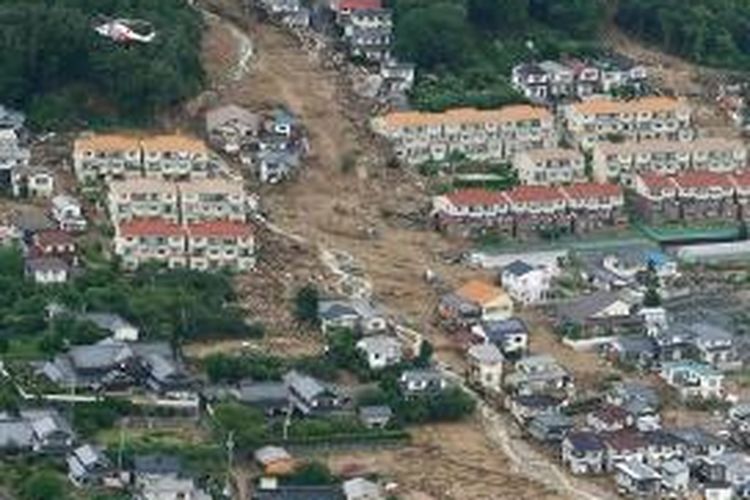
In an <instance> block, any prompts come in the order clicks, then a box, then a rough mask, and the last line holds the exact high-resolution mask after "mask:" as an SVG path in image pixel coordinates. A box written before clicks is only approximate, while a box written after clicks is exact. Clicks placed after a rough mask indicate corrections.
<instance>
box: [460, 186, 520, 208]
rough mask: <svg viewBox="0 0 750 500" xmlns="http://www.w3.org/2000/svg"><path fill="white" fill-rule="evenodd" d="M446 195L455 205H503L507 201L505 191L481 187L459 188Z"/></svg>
mask: <svg viewBox="0 0 750 500" xmlns="http://www.w3.org/2000/svg"><path fill="white" fill-rule="evenodd" d="M446 197H447V198H448V200H450V202H451V203H453V204H454V205H456V206H476V205H484V206H490V205H505V204H507V203H508V198H507V197H506V196H505V193H501V192H499V191H488V190H486V189H481V188H469V189H459V190H458V191H454V192H452V193H450V194H449V195H446Z"/></svg>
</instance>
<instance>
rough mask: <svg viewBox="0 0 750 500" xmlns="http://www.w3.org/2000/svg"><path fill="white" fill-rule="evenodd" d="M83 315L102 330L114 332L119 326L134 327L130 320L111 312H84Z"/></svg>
mask: <svg viewBox="0 0 750 500" xmlns="http://www.w3.org/2000/svg"><path fill="white" fill-rule="evenodd" d="M83 317H84V318H85V319H87V320H89V321H91V322H92V323H94V324H95V325H96V326H98V327H99V328H101V329H102V330H107V331H108V332H111V333H115V332H116V331H117V330H119V329H120V328H135V327H134V326H133V325H132V324H131V323H130V322H128V321H127V320H126V319H125V318H123V317H122V316H120V315H119V314H113V313H88V314H84V315H83Z"/></svg>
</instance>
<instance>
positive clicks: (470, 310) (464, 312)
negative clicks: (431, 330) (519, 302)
mask: <svg viewBox="0 0 750 500" xmlns="http://www.w3.org/2000/svg"><path fill="white" fill-rule="evenodd" d="M438 307H439V312H440V315H441V316H442V317H443V318H444V319H446V320H450V321H457V322H458V323H460V324H466V323H469V324H471V323H475V322H476V321H481V320H485V321H491V320H502V319H508V318H509V317H510V316H512V315H513V301H512V300H511V298H510V296H509V295H508V294H507V293H506V292H505V290H503V289H502V288H500V287H496V286H494V285H491V284H490V283H487V282H485V281H481V280H472V281H469V282H468V283H466V284H465V285H463V286H462V287H461V288H459V289H458V290H456V291H455V292H454V293H452V294H449V295H447V296H445V297H443V298H442V299H441V301H440V305H439V306H438Z"/></svg>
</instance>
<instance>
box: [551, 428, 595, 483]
mask: <svg viewBox="0 0 750 500" xmlns="http://www.w3.org/2000/svg"><path fill="white" fill-rule="evenodd" d="M561 450H562V462H563V465H565V466H566V467H567V468H568V469H570V471H571V472H572V473H573V474H601V473H602V472H603V471H604V452H605V447H604V442H603V441H602V440H601V438H600V437H599V435H598V434H596V433H595V432H589V431H573V432H569V433H568V434H567V435H566V436H565V438H564V439H563V441H562V444H561Z"/></svg>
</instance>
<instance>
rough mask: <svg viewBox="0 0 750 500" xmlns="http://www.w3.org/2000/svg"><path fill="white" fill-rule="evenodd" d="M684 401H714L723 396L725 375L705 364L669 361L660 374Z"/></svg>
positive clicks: (663, 365)
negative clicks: (713, 399) (696, 399)
mask: <svg viewBox="0 0 750 500" xmlns="http://www.w3.org/2000/svg"><path fill="white" fill-rule="evenodd" d="M659 375H660V376H661V378H663V379H664V380H665V381H666V382H667V383H668V384H669V385H670V386H672V387H673V388H674V389H676V390H677V392H678V394H679V396H680V397H681V398H683V399H693V398H699V399H712V398H721V397H722V395H723V382H724V375H723V374H722V373H721V372H719V371H717V370H716V369H714V368H713V367H711V366H710V365H708V364H705V363H698V362H696V361H691V360H687V361H668V362H666V363H662V367H661V372H660V374H659Z"/></svg>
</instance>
